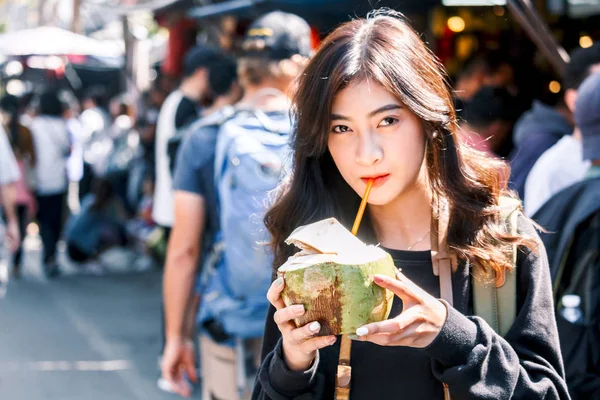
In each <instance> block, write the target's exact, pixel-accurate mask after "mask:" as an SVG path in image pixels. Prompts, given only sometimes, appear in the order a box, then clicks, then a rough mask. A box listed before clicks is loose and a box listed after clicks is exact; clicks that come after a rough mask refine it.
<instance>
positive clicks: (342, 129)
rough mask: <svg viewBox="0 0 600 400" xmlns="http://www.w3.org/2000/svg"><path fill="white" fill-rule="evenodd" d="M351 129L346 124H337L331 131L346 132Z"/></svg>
mask: <svg viewBox="0 0 600 400" xmlns="http://www.w3.org/2000/svg"><path fill="white" fill-rule="evenodd" d="M349 130H350V128H348V127H347V126H346V125H336V126H334V127H333V128H331V131H332V132H334V133H344V132H348V131H349Z"/></svg>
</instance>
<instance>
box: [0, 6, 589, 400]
mask: <svg viewBox="0 0 600 400" xmlns="http://www.w3.org/2000/svg"><path fill="white" fill-rule="evenodd" d="M281 21H284V22H283V23H282V22H281ZM265 32H269V34H268V35H266V37H265V35H264V33H265ZM253 35H258V36H259V37H260V39H256V38H253ZM310 40H311V39H310V29H309V28H308V25H306V23H304V22H303V21H302V20H301V19H299V18H298V17H295V16H289V15H285V16H283V15H275V17H273V15H272V14H271V15H270V16H269V15H267V16H266V17H263V18H261V19H259V20H257V21H256V22H255V23H254V24H253V25H252V26H251V28H250V30H249V33H248V35H247V37H246V38H245V39H244V42H243V43H242V47H243V49H244V53H243V54H244V55H243V56H240V57H233V56H231V55H229V54H225V53H224V52H223V51H221V50H220V49H218V48H216V47H211V46H208V45H200V46H197V47H194V48H193V49H191V50H190V51H189V52H188V53H187V54H186V56H185V60H184V71H183V77H182V79H181V81H180V82H179V84H178V85H177V86H176V87H173V86H174V85H173V84H172V82H171V81H170V80H166V79H165V80H163V79H161V77H159V78H158V79H157V80H156V81H155V82H154V84H153V87H152V88H151V89H150V90H149V91H148V92H146V93H143V94H142V95H141V96H140V98H139V99H137V100H135V101H134V100H132V99H130V98H129V97H127V96H126V95H123V96H119V97H116V98H108V96H107V95H106V93H105V92H104V90H103V88H102V87H92V88H90V89H89V90H88V91H87V92H86V93H85V94H84V95H83V96H82V97H80V98H77V97H75V95H74V94H73V93H70V92H68V91H54V90H46V91H44V92H43V93H36V94H35V95H30V96H26V97H22V98H17V97H14V96H10V95H5V96H3V97H2V99H1V102H0V109H1V111H2V118H1V125H0V185H2V188H3V191H2V201H3V203H4V206H5V207H4V211H5V212H4V214H3V215H4V218H5V221H6V226H7V238H8V239H9V244H10V246H11V248H13V249H14V250H15V252H14V259H13V262H12V265H13V270H12V273H13V275H14V276H15V277H19V276H20V274H21V269H22V262H23V240H24V237H25V236H26V234H27V233H28V231H30V229H28V226H31V225H30V224H31V222H35V223H36V224H37V226H38V227H39V235H40V237H41V240H42V243H43V267H44V272H45V274H46V275H47V277H49V278H55V277H58V276H60V273H61V265H60V263H59V262H58V258H57V244H58V243H59V241H61V240H64V243H65V245H66V247H65V249H66V254H67V256H68V258H69V259H70V260H71V261H72V262H74V263H76V265H78V266H79V268H81V269H82V270H84V271H88V272H90V273H95V274H102V273H103V272H104V269H105V265H103V263H102V262H101V261H100V258H99V257H100V255H101V254H102V253H103V252H105V251H107V250H108V249H111V248H127V249H129V250H131V251H134V252H135V253H136V254H139V255H140V257H137V258H136V260H135V265H134V266H132V267H133V268H134V269H136V270H139V271H142V270H146V269H149V268H153V267H154V268H163V267H164V268H165V278H164V280H165V283H164V288H165V289H164V306H165V309H164V311H163V312H162V316H161V315H159V314H158V312H157V318H162V319H163V320H164V329H165V343H164V353H163V354H162V378H161V379H159V386H160V387H161V388H162V389H164V390H168V391H174V392H178V393H180V394H184V395H189V394H190V391H191V386H190V384H189V382H190V381H195V380H196V375H197V372H196V369H197V367H198V362H196V357H195V355H194V352H195V350H194V345H193V344H194V343H195V342H197V341H200V342H201V361H202V362H201V364H202V366H203V369H202V372H201V374H202V377H203V394H204V395H206V396H207V397H203V398H206V399H208V398H219V399H236V398H242V397H244V396H248V393H249V390H250V388H251V384H249V383H248V382H251V381H252V379H251V378H248V377H247V376H246V375H251V371H256V367H257V360H258V353H259V352H258V349H259V348H260V346H259V344H260V340H259V339H260V337H261V334H260V333H258V334H250V333H248V334H245V333H244V332H250V331H251V329H252V328H251V325H252V324H253V321H254V320H256V321H259V322H260V324H262V320H261V318H263V319H264V314H260V315H259V316H258V317H256V316H254V314H252V310H251V307H246V306H240V305H239V304H237V303H232V304H234V306H232V307H233V308H236V309H237V310H238V311H239V310H244V312H246V311H247V313H248V314H247V315H248V317H247V319H246V320H245V321H246V323H245V324H247V326H243V327H240V326H239V324H238V322H232V321H233V317H232V319H231V320H229V319H228V317H227V313H228V312H229V313H231V315H233V314H235V313H234V312H233V311H231V309H232V308H231V306H228V305H225V303H223V304H221V303H219V304H216V303H214V302H211V299H210V298H209V297H210V296H211V295H212V294H214V292H215V290H214V287H212V286H211V284H210V282H208V281H210V279H211V276H210V270H211V268H210V267H209V266H210V265H212V266H213V267H214V265H215V264H218V262H217V263H215V262H214V260H212V259H211V256H214V255H215V254H221V255H223V254H225V255H226V256H228V253H227V252H225V253H223V251H221V253H219V252H215V247H216V246H217V245H218V244H220V243H223V236H227V235H226V234H227V230H226V229H227V228H226V225H224V223H226V222H228V221H229V222H231V221H235V220H234V219H232V220H231V221H230V220H229V219H228V218H229V214H227V215H224V212H225V211H224V210H223V209H224V208H225V207H224V206H223V203H224V202H226V201H228V198H227V197H226V196H225V194H224V192H223V191H222V190H221V191H219V190H218V189H217V188H218V187H219V183H218V181H217V182H216V181H215V176H217V177H218V176H220V175H219V174H220V173H223V175H224V176H226V173H227V171H225V168H223V169H224V170H223V171H215V168H216V167H215V166H219V165H221V164H219V162H218V158H219V157H220V156H219V154H220V153H219V150H218V149H216V146H217V133H218V132H219V130H220V128H221V127H222V126H227V125H226V124H228V123H230V122H231V120H232V119H233V120H237V119H239V118H242V119H243V118H246V119H248V120H250V122H248V121H246V120H244V121H245V122H244V123H243V124H241V125H243V126H244V129H258V130H262V131H265V132H270V131H271V129H270V128H269V127H270V126H271V125H273V126H277V127H278V128H276V129H274V130H276V131H279V132H285V131H289V130H291V125H290V124H289V121H288V120H287V118H288V117H289V107H290V105H289V104H290V103H289V93H291V92H292V91H293V85H294V81H295V79H296V77H297V76H298V75H299V74H301V72H302V68H303V65H304V64H305V62H306V60H307V59H308V57H310V52H311V49H310ZM514 68H515V66H514V65H513V64H511V63H510V61H509V60H508V59H503V58H502V57H501V56H500V55H499V53H498V52H485V53H478V54H476V55H475V56H473V57H472V58H471V59H469V60H468V61H467V63H466V64H465V65H464V67H463V68H462V69H461V72H460V73H459V74H458V76H457V77H456V78H455V81H454V82H453V87H454V90H455V105H456V109H457V112H458V115H459V121H460V126H459V129H458V133H459V134H460V135H461V136H462V137H463V139H464V140H465V141H466V142H467V143H469V144H470V145H471V146H472V147H474V148H475V149H477V150H480V151H481V152H484V153H487V154H488V155H489V156H490V157H495V158H499V159H505V160H507V161H508V163H509V165H510V167H511V168H510V172H508V171H507V172H506V173H505V174H504V175H503V179H505V180H506V181H507V182H508V185H509V186H510V187H511V188H512V189H514V190H515V191H516V192H517V193H518V194H519V196H520V198H521V199H522V200H523V204H524V211H525V213H526V214H527V215H528V216H532V217H534V219H535V216H536V213H538V212H540V211H543V208H544V205H545V203H547V202H548V201H549V200H551V199H552V198H553V197H554V196H555V195H556V194H557V193H559V192H561V191H562V190H563V189H565V188H567V187H569V186H571V185H573V184H576V183H577V182H580V181H583V180H585V179H586V178H589V177H591V176H598V174H599V173H598V161H599V160H600V139H599V138H600V119H599V118H598V115H600V108H599V107H600V103H599V98H600V86H599V85H598V79H595V81H594V82H592V84H588V85H587V89H586V91H585V93H584V94H580V88H581V85H582V83H583V82H584V81H585V80H586V78H588V77H590V76H592V77H594V76H595V77H596V78H597V77H598V76H599V75H600V44H598V43H597V44H594V45H593V46H591V47H589V48H578V49H576V50H575V51H574V52H572V54H571V59H570V63H569V64H568V67H567V70H566V73H565V75H564V78H563V82H562V87H563V88H564V98H563V99H561V100H560V101H559V102H558V103H556V104H553V105H548V104H545V103H543V102H541V101H539V100H535V101H533V103H532V104H527V103H524V101H523V99H522V98H521V97H520V96H519V93H520V89H521V88H519V87H518V86H517V85H516V83H515V80H514V75H515V71H514ZM594 74H595V75H594ZM590 85H592V86H591V88H590ZM248 110H251V112H250V114H252V115H251V116H250V117H248V116H246V115H240V114H243V113H244V112H247V111H248ZM256 110H258V111H256ZM256 121H258V122H256ZM248 124H250V125H251V126H252V127H251V128H248ZM281 126H283V127H281ZM228 151H231V150H228ZM227 154H228V156H229V153H227ZM215 157H216V158H217V160H215ZM239 157H240V158H239V159H238V161H237V162H238V163H242V165H244V164H243V163H244V162H246V161H245V160H244V158H243V157H242V156H239ZM13 161H14V162H13ZM265 165H266V164H265ZM247 179H248V180H250V181H253V180H255V179H258V178H255V177H254V175H252V174H250V173H249V174H248V178H247ZM257 182H258V181H257ZM229 183H230V184H232V185H234V184H236V183H235V182H234V183H231V182H229ZM261 183H262V182H261ZM257 184H258V183H257ZM267 185H268V184H267ZM269 189H270V187H269ZM231 193H233V194H232V196H242V195H243V194H240V192H235V191H231ZM231 193H230V192H227V194H231ZM236 193H237V194H236ZM10 203H14V207H13V208H11V207H7V205H8V204H10ZM219 205H220V206H219ZM227 212H229V211H227ZM231 212H232V213H233V211H231ZM232 215H233V214H232ZM248 215H249V214H248ZM238 227H239V229H240V231H241V232H243V224H242V225H238ZM230 228H231V227H230ZM220 235H221V236H220ZM227 244H228V243H227V238H226V239H225V246H227ZM211 263H212V264H211ZM267 265H268V264H267ZM213 270H214V268H213ZM207 271H208V272H207ZM269 271H270V269H269ZM213 273H214V271H213ZM230 273H233V272H231V271H230ZM270 278H271V276H270V272H269V274H268V276H267V279H268V280H269V281H270ZM222 279H224V280H227V279H230V277H227V276H226V277H222ZM239 279H242V278H239ZM243 284H244V282H242V285H243ZM246 284H249V282H246ZM233 297H235V296H233ZM211 307H213V308H212V309H211ZM219 307H220V308H219ZM217 309H218V311H217ZM165 316H166V318H164V317H165ZM245 324H244V325H245ZM232 327H233V328H232ZM233 332H235V333H233ZM198 337H200V339H198ZM241 339H243V340H241ZM180 365H184V366H186V367H187V368H186V369H185V371H181V370H180V368H179V366H180ZM240 365H243V366H244V368H243V370H244V371H245V372H244V373H243V374H242V376H240V374H239V367H240ZM236 367H238V369H236ZM236 371H237V372H236ZM208 396H213V397H208Z"/></svg>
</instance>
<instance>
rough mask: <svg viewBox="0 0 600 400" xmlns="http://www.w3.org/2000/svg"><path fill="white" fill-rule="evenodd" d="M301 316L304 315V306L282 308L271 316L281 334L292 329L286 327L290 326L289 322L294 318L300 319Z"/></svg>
mask: <svg viewBox="0 0 600 400" xmlns="http://www.w3.org/2000/svg"><path fill="white" fill-rule="evenodd" d="M302 315H304V306H303V305H302V304H295V305H293V306H289V307H284V308H281V309H279V310H278V311H275V314H273V320H274V321H275V323H276V324H277V326H278V327H279V330H280V331H281V332H282V333H283V332H284V330H285V331H289V330H291V329H293V328H291V327H290V326H288V325H290V322H291V321H292V320H293V319H294V318H298V317H301V316H302ZM294 328H295V326H294Z"/></svg>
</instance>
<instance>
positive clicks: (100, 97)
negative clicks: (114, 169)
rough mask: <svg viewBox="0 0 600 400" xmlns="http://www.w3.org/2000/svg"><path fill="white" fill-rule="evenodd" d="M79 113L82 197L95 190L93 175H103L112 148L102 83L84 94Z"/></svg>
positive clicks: (106, 102)
mask: <svg viewBox="0 0 600 400" xmlns="http://www.w3.org/2000/svg"><path fill="white" fill-rule="evenodd" d="M81 104H82V108H83V112H82V113H81V115H79V121H80V123H81V127H82V133H83V135H82V144H83V174H82V178H81V180H80V181H79V199H80V200H82V199H83V198H84V197H85V196H86V195H87V194H88V193H90V191H91V190H92V182H93V180H94V177H96V176H102V175H103V174H104V171H105V169H106V163H107V159H108V157H109V154H107V151H106V150H105V149H110V138H109V130H110V126H111V123H112V121H111V119H110V113H109V96H108V94H107V93H106V90H105V89H104V88H103V87H101V86H92V87H90V88H89V89H87V90H86V92H85V93H84V95H83V97H82V99H81Z"/></svg>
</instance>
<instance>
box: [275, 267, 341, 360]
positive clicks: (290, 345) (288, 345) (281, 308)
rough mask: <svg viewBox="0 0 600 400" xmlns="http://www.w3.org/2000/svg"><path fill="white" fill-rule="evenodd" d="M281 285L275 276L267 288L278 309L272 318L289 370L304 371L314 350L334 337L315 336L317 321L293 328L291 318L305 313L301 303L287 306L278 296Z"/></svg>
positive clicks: (282, 285) (283, 284)
mask: <svg viewBox="0 0 600 400" xmlns="http://www.w3.org/2000/svg"><path fill="white" fill-rule="evenodd" d="M284 286H285V282H284V280H283V278H277V279H276V280H275V281H274V282H273V283H272V284H271V287H270V288H269V291H268V292H267V299H269V301H270V302H271V304H273V306H274V307H275V309H277V311H276V312H275V315H273V319H274V320H275V323H276V324H277V327H278V328H279V331H280V332H281V336H282V338H283V357H284V360H285V363H286V364H287V367H288V368H289V369H290V370H292V371H306V370H307V369H309V368H310V366H311V365H312V363H313V361H314V359H315V357H316V356H317V350H319V349H322V348H323V347H327V346H331V345H332V344H334V343H335V341H336V337H335V336H321V337H314V335H316V334H317V333H318V332H319V330H320V329H321V325H320V324H319V323H318V322H312V323H310V324H307V325H304V326H303V327H301V328H296V325H295V324H294V318H298V317H300V316H302V315H303V314H304V306H303V305H301V304H298V305H292V306H289V307H286V306H285V303H284V302H283V299H282V298H281V292H282V291H283V288H284Z"/></svg>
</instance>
